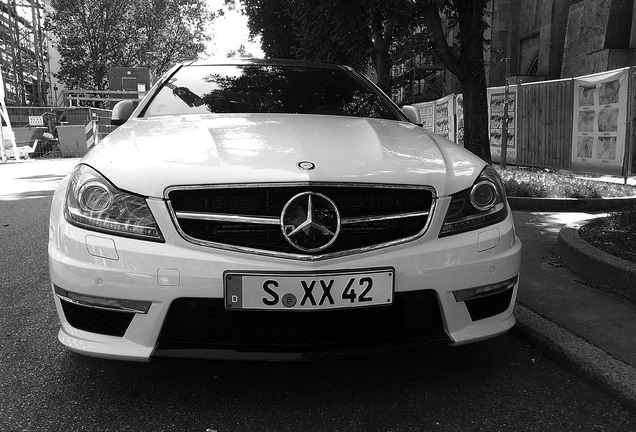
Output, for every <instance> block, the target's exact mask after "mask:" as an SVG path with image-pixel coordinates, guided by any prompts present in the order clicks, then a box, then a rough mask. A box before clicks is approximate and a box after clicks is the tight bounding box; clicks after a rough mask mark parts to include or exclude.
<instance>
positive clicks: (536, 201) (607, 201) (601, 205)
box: [508, 196, 636, 212]
mask: <svg viewBox="0 0 636 432" xmlns="http://www.w3.org/2000/svg"><path fill="white" fill-rule="evenodd" d="M508 203H509V204H510V207H511V208H512V209H513V210H527V211H541V212H590V211H592V212H594V211H599V212H600V211H619V210H636V197H620V198H530V197H510V196H509V197H508Z"/></svg>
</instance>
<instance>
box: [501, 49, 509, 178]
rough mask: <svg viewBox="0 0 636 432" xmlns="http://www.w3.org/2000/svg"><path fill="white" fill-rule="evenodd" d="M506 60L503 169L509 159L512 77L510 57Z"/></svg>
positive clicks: (502, 123) (502, 144)
mask: <svg viewBox="0 0 636 432" xmlns="http://www.w3.org/2000/svg"><path fill="white" fill-rule="evenodd" d="M504 60H505V61H506V83H505V85H504V106H503V119H502V121H501V169H506V159H508V94H509V91H510V85H509V84H508V81H509V77H510V59H509V58H506V59H504Z"/></svg>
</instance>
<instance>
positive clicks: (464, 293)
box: [453, 276, 519, 302]
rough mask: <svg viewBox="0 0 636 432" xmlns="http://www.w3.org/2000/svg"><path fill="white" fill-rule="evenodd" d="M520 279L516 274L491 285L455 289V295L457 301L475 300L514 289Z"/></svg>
mask: <svg viewBox="0 0 636 432" xmlns="http://www.w3.org/2000/svg"><path fill="white" fill-rule="evenodd" d="M518 280H519V276H515V277H513V278H512V279H509V280H506V281H503V282H498V283H495V284H491V285H483V286H480V287H475V288H468V289H463V290H459V291H453V295H454V296H455V301H456V302H464V301H467V300H475V299H478V298H482V297H488V296H491V295H495V294H499V293H502V292H504V291H507V290H509V289H512V288H514V286H515V285H516V284H517V281H518Z"/></svg>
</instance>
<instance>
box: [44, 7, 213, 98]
mask: <svg viewBox="0 0 636 432" xmlns="http://www.w3.org/2000/svg"><path fill="white" fill-rule="evenodd" d="M51 8H52V12H51V13H50V14H49V15H48V17H47V22H48V24H47V25H48V26H49V28H50V30H51V31H52V32H53V33H54V34H55V36H56V37H57V39H58V41H57V44H56V47H57V50H58V52H59V54H60V57H61V59H60V71H59V73H58V74H56V77H57V78H58V79H59V80H60V81H61V82H62V83H64V85H66V86H67V87H68V88H71V89H83V88H86V89H92V90H93V89H94V90H105V89H108V67H109V66H117V67H149V68H150V69H151V70H152V71H153V72H154V73H155V74H161V73H163V72H165V71H166V70H167V69H168V68H169V67H170V66H171V65H172V64H174V63H176V62H179V61H185V60H188V59H195V58H196V57H197V56H198V54H199V53H201V52H202V51H203V49H204V48H205V45H204V43H205V41H206V40H207V39H208V37H207V36H206V35H205V25H206V24H207V23H208V22H209V21H210V20H211V19H213V18H214V15H213V14H211V13H210V12H209V10H208V8H207V4H206V2H205V0H52V1H51Z"/></svg>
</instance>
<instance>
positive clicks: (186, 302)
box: [157, 290, 450, 352]
mask: <svg viewBox="0 0 636 432" xmlns="http://www.w3.org/2000/svg"><path fill="white" fill-rule="evenodd" d="M380 342H384V343H414V344H426V343H449V342H450V339H449V338H448V335H447V334H446V332H445V331H444V327H443V323H442V317H441V313H440V309H439V303H438V301H437V295H436V294H435V292H434V291H432V290H423V291H415V292H408V293H396V294H395V298H394V303H393V304H392V305H390V306H377V307H367V308H359V309H340V310H328V311H303V312H299V311H274V310H272V311H248V310H226V309H225V306H224V302H223V299H205V298H180V299H177V300H175V301H173V302H172V304H171V305H170V309H169V311H168V315H167V317H166V320H165V323H164V326H163V330H162V333H161V337H160V340H159V344H158V347H157V350H175V349H232V350H236V351H243V352H310V351H327V350H336V349H343V348H355V347H361V346H368V345H372V344H376V343H380Z"/></svg>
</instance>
